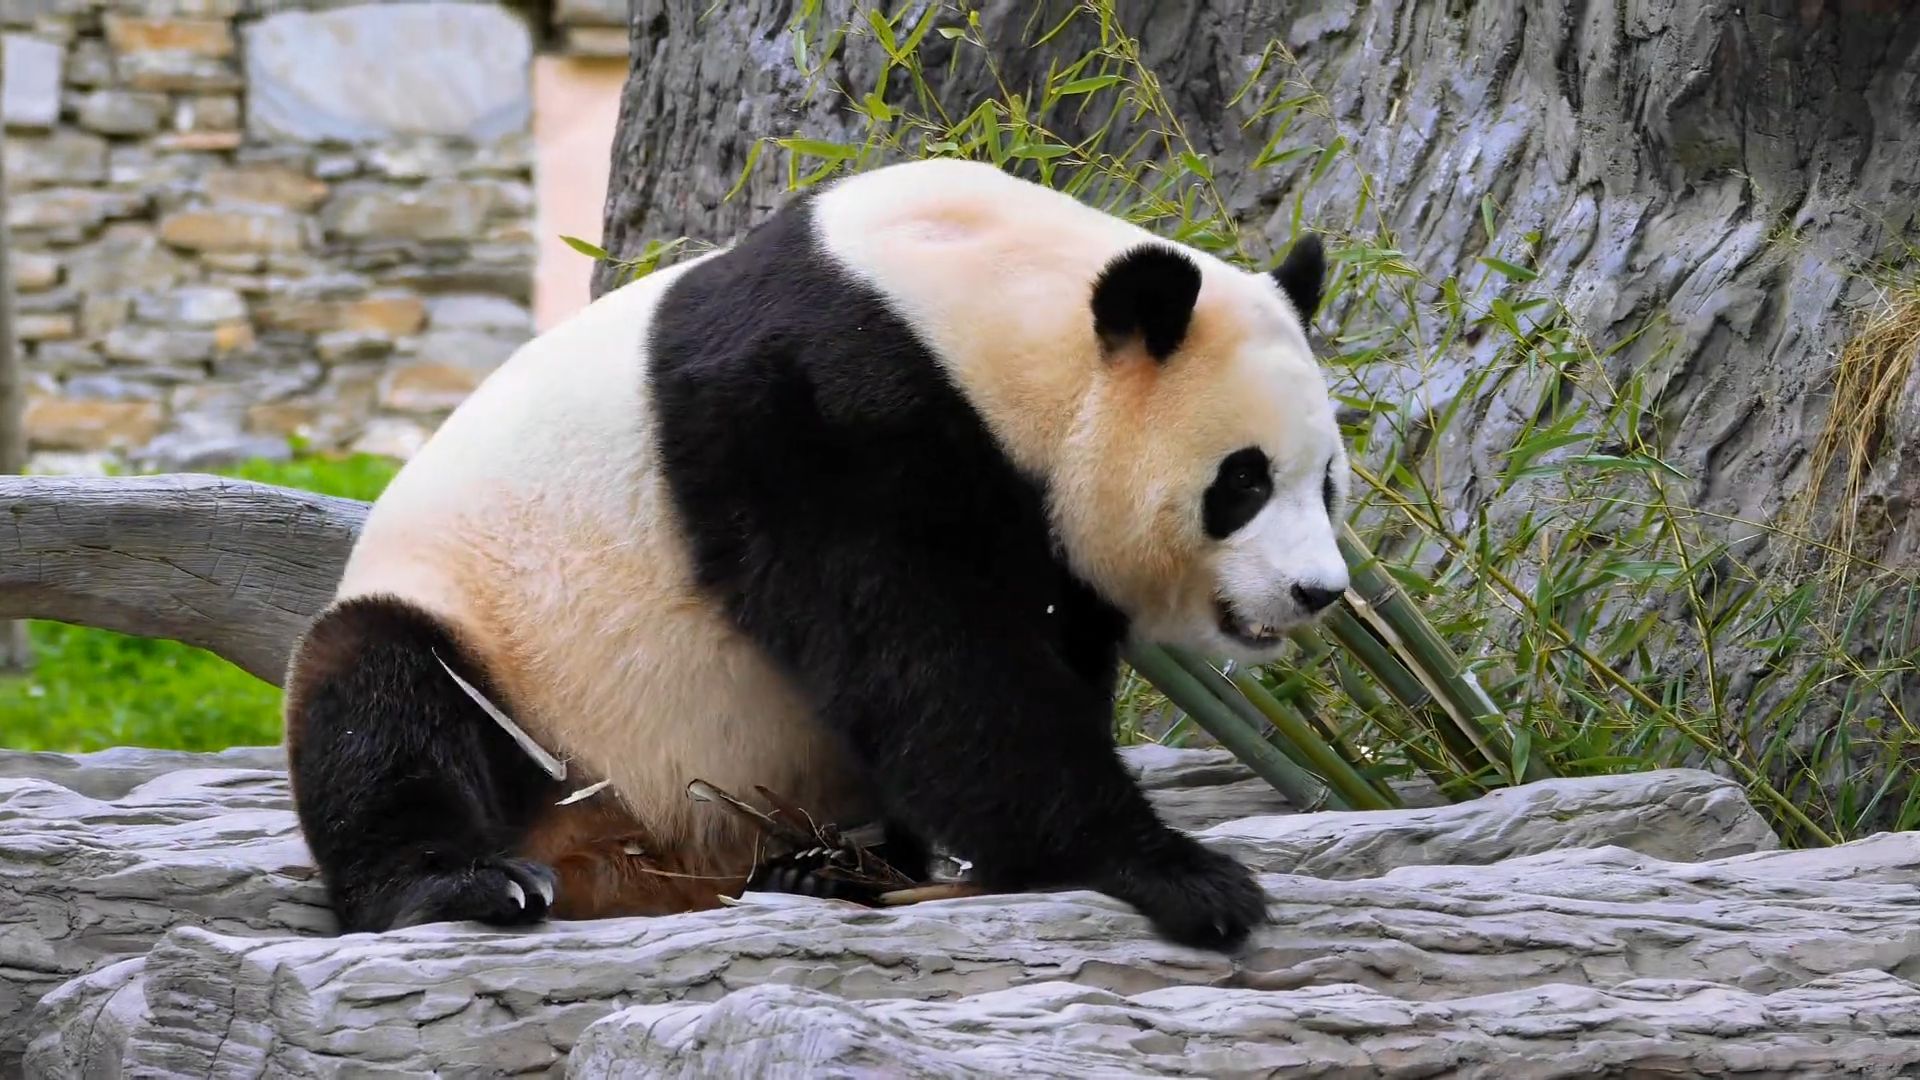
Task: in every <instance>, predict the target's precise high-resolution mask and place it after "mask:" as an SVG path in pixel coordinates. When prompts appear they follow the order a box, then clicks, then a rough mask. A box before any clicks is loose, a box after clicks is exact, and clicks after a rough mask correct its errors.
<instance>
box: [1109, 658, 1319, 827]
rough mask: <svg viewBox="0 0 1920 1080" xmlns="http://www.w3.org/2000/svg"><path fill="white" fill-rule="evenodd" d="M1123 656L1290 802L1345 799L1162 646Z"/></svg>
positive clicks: (1315, 806) (1305, 806) (1314, 804)
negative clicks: (1257, 729) (1290, 755)
mask: <svg viewBox="0 0 1920 1080" xmlns="http://www.w3.org/2000/svg"><path fill="white" fill-rule="evenodd" d="M1126 659H1127V663H1129V664H1131V665H1133V669H1134V670H1135V671H1138V672H1139V673H1140V674H1141V675H1143V676H1145V677H1146V678H1147V679H1148V680H1149V681H1151V682H1152V683H1153V684H1154V685H1155V686H1157V687H1159V688H1160V692H1161V693H1163V694H1165V695H1166V696H1167V700H1169V701H1171V702H1173V703H1174V704H1175V705H1178V706H1179V707H1180V708H1181V709H1182V710H1183V711H1185V712H1186V714H1187V715H1188V716H1189V717H1191V718H1192V719H1193V722H1194V723H1196V724H1198V725H1200V727H1201V728H1202V729H1203V730H1204V731H1206V732H1207V734H1209V735H1212V736H1213V737H1214V738H1215V739H1217V740H1219V742H1220V745H1222V746H1224V747H1226V748H1227V749H1228V750H1229V751H1230V752H1232V754H1233V755H1234V756H1235V757H1237V758H1239V759H1240V760H1241V761H1242V762H1245V763H1246V766H1247V767H1248V768H1249V769H1252V770H1253V771H1254V773H1255V774H1257V775H1258V776H1259V777H1260V778H1261V779H1262V780H1265V781H1266V782H1267V783H1269V784H1272V785H1273V787H1274V790H1276V791H1278V792H1280V794H1282V795H1284V796H1286V797H1287V801H1288V802H1290V803H1292V804H1293V805H1295V806H1297V807H1299V808H1300V809H1302V810H1319V809H1323V808H1325V807H1326V806H1327V805H1328V804H1329V803H1331V802H1334V801H1335V800H1339V801H1340V802H1341V803H1342V804H1344V801H1345V800H1340V799H1339V796H1338V795H1337V794H1336V793H1335V792H1334V790H1333V789H1332V788H1331V787H1329V786H1328V784H1327V783H1326V782H1325V781H1324V780H1322V779H1320V778H1319V777H1317V776H1314V775H1313V774H1312V773H1309V772H1307V771H1306V770H1305V769H1302V768H1301V767H1300V766H1298V765H1296V764H1294V763H1293V761H1292V760H1291V759H1289V758H1288V757H1287V756H1286V755H1285V754H1283V753H1281V752H1280V751H1279V750H1278V749H1276V748H1275V747H1273V746H1272V745H1271V744H1269V743H1268V742H1267V741H1266V740H1265V739H1262V738H1261V737H1260V736H1259V735H1258V734H1256V733H1255V731H1254V729H1252V728H1251V727H1249V726H1248V725H1247V724H1246V723H1245V722H1244V721H1242V720H1241V719H1240V717H1238V716H1236V715H1235V714H1234V712H1233V710H1232V708H1230V707H1229V706H1228V705H1226V704H1225V703H1224V702H1222V701H1221V700H1220V699H1219V698H1217V697H1215V696H1214V695H1213V694H1211V693H1208V691H1207V688H1206V687H1205V686H1204V685H1202V684H1201V682H1200V680H1199V679H1197V678H1195V677H1194V676H1193V675H1192V674H1191V673H1189V672H1188V671H1187V670H1186V669H1185V668H1184V667H1182V666H1181V665H1180V663H1179V661H1177V660H1175V659H1174V658H1173V657H1172V656H1170V655H1168V654H1167V653H1166V651H1165V650H1163V649H1161V648H1159V647H1158V646H1153V645H1135V646H1132V647H1130V648H1129V649H1128V650H1127V657H1126Z"/></svg>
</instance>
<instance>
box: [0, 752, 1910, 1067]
mask: <svg viewBox="0 0 1920 1080" xmlns="http://www.w3.org/2000/svg"><path fill="white" fill-rule="evenodd" d="M1128 754H1129V760H1130V762H1131V763H1132V764H1133V766H1134V767H1135V768H1136V769H1137V770H1138V771H1139V773H1140V775H1141V777H1142V779H1143V782H1144V783H1145V784H1146V785H1147V786H1148V788H1149V789H1150V790H1151V792H1152V793H1153V797H1154V799H1155V801H1156V802H1157V803H1158V804H1159V805H1160V806H1161V807H1162V809H1163V810H1164V811H1165V812H1166V814H1167V815H1168V817H1169V819H1170V820H1173V821H1174V822H1176V823H1177V824H1179V825H1180V826H1182V827H1184V828H1188V829H1193V830H1196V831H1198V832H1200V833H1201V835H1203V836H1204V837H1205V838H1206V839H1207V840H1208V842H1210V843H1213V844H1217V845H1219V846H1221V847H1223V848H1226V849H1228V850H1231V851H1233V852H1234V853H1235V854H1236V855H1238V856H1239V857H1241V858H1242V859H1245V860H1246V861H1247V862H1248V863H1249V864H1250V865H1252V866H1253V867H1255V868H1256V869H1257V870H1259V871H1260V872H1261V874H1262V875H1263V882H1264V884H1265V885H1266V888H1267V891H1268V894H1269V896H1270V899H1271V910H1272V913H1273V915H1274V920H1275V921H1274V924H1273V926H1271V927H1270V928H1267V929H1265V930H1263V931H1262V932H1261V933H1259V934H1258V935H1257V936H1256V938H1255V939H1254V940H1253V941H1252V942H1251V943H1250V944H1249V945H1248V947H1247V948H1246V949H1245V950H1244V951H1243V952H1242V953H1241V954H1239V955H1237V956H1233V957H1225V956H1219V955H1215V954H1211V953H1205V952H1198V951H1194V950H1190V949H1184V948H1179V947H1175V946H1173V945H1169V944H1166V943H1164V942H1162V941H1160V940H1158V939H1157V938H1155V937H1154V936H1153V935H1152V933H1151V932H1150V931H1149V929H1148V927H1147V925H1146V923H1145V921H1144V920H1143V919H1141V918H1140V917H1139V916H1138V915H1136V914H1134V913H1133V911H1132V910H1131V909H1129V908H1128V907H1126V906H1125V905H1123V904H1120V903H1118V902H1115V901H1113V900H1110V899H1107V898H1105V897H1103V896H1100V895H1097V894H1094V893H1089V892H1060V893H1050V894H1035V895H1027V896H1019V897H991V898H976V899H969V900H953V901H944V902H938V903H929V904H922V905H917V906H914V907H909V908H905V909H900V910H895V911H886V912H879V911H868V910H863V909H856V908H851V907H848V906H844V905H837V904H833V903H829V902H823V901H816V900H809V899H803V898H797V897H772V896H749V897H748V898H747V902H746V903H745V904H743V905H741V906H738V907H734V908H729V909H723V910H719V911H713V912H706V913H701V914H695V915H686V916H679V917H674V918H663V919H633V920H608V921H603V922H594V923H554V924H550V925H546V926H543V927H538V928H534V929H530V930H525V931H513V932H506V931H496V930H488V929H484V928H480V927H477V926H472V925H440V926H431V927H420V928H415V929H412V930H408V931H403V932H399V933H393V934H388V935H382V936H368V935H356V936H351V937H337V936H334V935H333V923H332V917H331V915H330V914H329V912H328V911H327V909H326V906H325V903H324V896H323V894H322V892H321V890H320V888H319V885H318V883H317V881H316V880H315V878H314V876H313V872H312V870H311V868H310V867H309V865H308V862H307V855H306V851H305V849H304V846H303V845H302V843H301V840H300V837H299V833H298V831H297V829H296V827H295V825H294V819H293V815H292V811H291V810H290V808H289V804H288V793H287V786H286V779H285V775H284V773H282V772H281V771H280V764H281V761H280V756H279V754H278V752H277V751H274V750H236V751H228V752H226V753H224V754H220V755H193V754H178V753H162V752H150V751H133V750H116V751H109V752H105V753H101V754H94V755H59V754H25V753H10V754H8V753H0V1075H13V1074H15V1073H19V1072H24V1073H25V1075H27V1076H32V1077H88V1078H92V1077H111V1076H129V1075H175V1074H193V1075H203V1076H241V1075H245V1076H293V1077H303V1076H347V1075H356V1076H357V1075H366V1074H370V1073H376V1072H377V1073H380V1074H382V1075H421V1076H426V1075H435V1074H438V1075H505V1074H517V1073H546V1074H551V1075H567V1076H580V1077H599V1076H659V1075H669V1074H671V1075H703V1076H704V1075H755V1076H757V1075H766V1074H769V1073H770V1072H776V1073H777V1072H779V1071H781V1070H790V1071H794V1072H800V1073H804V1074H806V1075H816V1074H830V1075H855V1074H862V1075H876V1074H877V1075H889V1076H942V1077H944V1076H962V1075H980V1074H982V1073H986V1074H1018V1075H1023V1076H1073V1077H1076V1078H1078V1077H1087V1076H1114V1075H1134V1076H1141V1075H1196V1074H1200V1075H1208V1076H1243V1075H1271V1074H1274V1073H1276V1072H1277V1073H1283V1074H1285V1075H1289V1076H1353V1077H1372V1076H1402V1075H1406V1076H1413V1075H1418V1076H1433V1075H1448V1076H1487V1077H1495V1076H1498V1077H1507V1076H1521V1077H1526V1076H1541V1077H1545V1076H1555V1077H1558V1076H1567V1077H1574V1076H1581V1077H1585V1076H1596V1075H1647V1074H1649V1073H1657V1074H1661V1075H1668V1074H1672V1075H1691V1076H1701V1075H1708V1076H1711V1075H1739V1076H1743V1077H1752V1076H1781V1077H1785V1076H1807V1075H1849V1076H1895V1075H1909V1074H1911V1071H1912V1070H1915V1069H1920V987H1917V986H1916V985H1915V984H1914V983H1913V982H1911V981H1909V980H1911V979H1913V978H1915V977H1916V973H1920V903H1916V901H1917V900H1920V888H1917V887H1916V884H1915V882H1916V871H1917V870H1920V840H1916V839H1914V838H1912V837H1910V836H1907V835H1904V834H1888V835H1883V836H1878V837H1873V838H1870V839H1866V840H1862V841H1859V842H1856V843H1853V844H1849V845H1846V846H1843V847H1839V848H1834V849H1827V850H1820V851H1784V850H1781V849H1780V848H1779V845H1778V842H1777V841H1776V839H1775V838H1774V836H1773V834H1772V833H1771V832H1770V831H1769V830H1768V828H1767V827H1766V825H1765V823H1764V822H1763V821H1762V820H1761V819H1760V818H1759V816H1758V815H1757V814H1755V812H1754V811H1753V809H1752V807H1751V806H1750V805H1749V804H1748V803H1747V801H1746V799H1745V798H1744V797H1743V795H1742V794H1741V791H1740V789H1739V788H1738V787H1737V786H1735V785H1733V784H1731V783H1729V782H1727V781H1725V780H1721V779H1719V778H1716V777H1713V776H1711V775H1708V774H1706V773H1700V772H1691V771H1678V770H1676V771H1663V772H1655V773H1647V774H1640V775H1635V776H1623V777H1607V778H1595V779H1585V780H1564V781H1551V782H1546V783H1540V784H1534V785H1529V786H1527V787H1524V788H1519V789H1514V790H1510V791H1505V792H1501V793H1499V794H1496V795H1493V796H1489V797H1486V798H1482V799H1479V800H1476V801H1474V802H1471V803H1466V804H1461V805H1453V806H1444V805H1424V806H1416V807H1414V808H1410V809H1406V810H1401V811H1395V812H1389V813H1338V814H1336V813H1317V814H1298V813H1293V812H1291V811H1290V809H1289V808H1288V807H1287V806H1286V805H1285V803H1284V802H1283V801H1282V800H1280V799H1279V798H1278V797H1277V796H1275V795H1274V794H1273V792H1272V791H1271V790H1269V789H1267V788H1265V787H1264V786H1263V785H1261V784H1260V783H1259V782H1258V781H1257V780H1255V779H1253V778H1252V777H1251V776H1250V774H1248V773H1247V772H1246V771H1245V770H1244V769H1243V768H1241V767H1240V766H1239V765H1237V764H1236V763H1234V762H1233V761H1232V760H1231V759H1230V758H1228V757H1226V756H1225V755H1224V754H1222V753H1220V752H1218V751H1168V750H1164V749H1159V748H1147V749H1145V750H1133V751H1129V752H1128ZM1414 794H1417V793H1414ZM1410 801H1414V802H1418V801H1420V800H1419V799H1413V800H1410ZM1427 801H1429V802H1430V801H1431V800H1430V799H1429V800H1427Z"/></svg>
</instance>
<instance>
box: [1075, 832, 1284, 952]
mask: <svg viewBox="0 0 1920 1080" xmlns="http://www.w3.org/2000/svg"><path fill="white" fill-rule="evenodd" d="M1169 834H1170V835H1169V838H1168V839H1167V840H1166V841H1165V842H1164V843H1161V844H1155V845H1152V846H1150V847H1149V848H1148V849H1147V850H1145V851H1143V852H1141V853H1140V854H1138V855H1135V856H1132V857H1130V858H1129V859H1128V860H1127V862H1126V863H1125V864H1124V865H1122V866H1121V867H1120V868H1119V869H1118V870H1117V871H1115V872H1114V873H1113V874H1112V876H1111V877H1110V878H1109V880H1108V881H1107V882H1106V883H1105V884H1104V885H1103V887H1102V888H1101V891H1102V892H1105V893H1107V894H1108V895H1110V896H1113V897H1115V898H1117V899H1120V900H1125V901H1126V902H1128V903H1130V904H1132V905H1133V906H1134V907H1136V908H1138V909H1139V910H1140V913H1141V914H1143V915H1145V916H1146V917H1147V918H1148V919H1150V920H1152V922H1153V925H1154V927H1155V928H1156V929H1157V930H1159V931H1160V933H1162V934H1164V935H1165V936H1166V937H1167V938H1168V939H1169V940H1171V941H1174V942H1177V943H1179V944H1182V945H1191V946H1194V947H1196V948H1202V949H1215V950H1219V951H1222V952H1226V951H1231V950H1232V949H1235V948H1237V947H1238V946H1239V945H1240V944H1241V943H1242V942H1244V941H1245V940H1246V939H1247V935H1248V934H1250V933H1251V932H1252V931H1253V928H1254V927H1256V926H1261V925H1264V924H1266V923H1267V922H1269V921H1270V920H1269V919H1268V916H1267V895H1266V892H1265V891H1264V890H1262V889H1261V888H1260V883H1259V882H1258V881H1256V880H1255V879H1254V876H1253V874H1252V872H1251V871H1249V870H1248V869H1247V868H1246V867H1245V866H1242V865H1241V864H1240V863H1239V861H1237V860H1235V859H1234V858H1232V857H1231V856H1228V855H1223V854H1221V853H1220V852H1217V851H1213V850H1211V849H1209V848H1207V847H1205V846H1204V845H1202V844H1201V843H1200V842H1199V841H1197V840H1195V839H1193V838H1192V837H1190V836H1187V835H1186V834H1184V833H1174V832H1172V831H1171V830H1169Z"/></svg>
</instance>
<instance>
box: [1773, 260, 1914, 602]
mask: <svg viewBox="0 0 1920 1080" xmlns="http://www.w3.org/2000/svg"><path fill="white" fill-rule="evenodd" d="M1880 295H1881V301H1880V303H1878V304H1876V305H1875V306H1874V309H1873V312H1872V314H1871V316H1870V317H1869V318H1868V319H1867V321H1866V325H1865V326H1863V327H1862V328H1861V330H1860V333H1859V334H1857V335H1855V336H1854V338H1853V339H1852V340H1851V341H1849V342H1847V344H1846V347H1845V348H1844V349H1842V350H1841V351H1840V359H1839V362H1838V363H1837V364H1836V365H1835V367H1834V384H1833V402H1832V404H1831V406H1830V407H1829V408H1828V409H1827V421H1826V426H1825V427H1824V428H1823V429H1822V430H1821V432H1820V438H1819V440H1818V441H1816V442H1815V443H1814V447H1813V453H1812V458H1811V461H1810V465H1811V467H1812V468H1811V473H1810V479H1809V481H1808V484H1807V489H1806V492H1805V495H1804V497H1803V500H1802V504H1801V510H1800V517H1799V520H1798V521H1797V522H1796V523H1795V529H1794V531H1796V532H1803V533H1808V534H1809V535H1811V534H1812V530H1810V529H1809V528H1808V526H1810V525H1811V524H1812V522H1813V521H1814V516H1815V514H1816V513H1817V505H1818V503H1819V501H1820V496H1821V494H1822V493H1823V492H1825V491H1826V489H1827V477H1828V476H1829V474H1830V473H1831V472H1832V471H1833V468H1834V465H1835V462H1836V461H1838V460H1839V459H1840V458H1841V457H1842V456H1844V457H1845V465H1844V468H1845V472H1844V474H1843V475H1842V477H1841V490H1840V493H1839V496H1840V498H1839V504H1838V506H1836V507H1835V508H1834V511H1833V514H1832V523H1831V526H1830V527H1829V530H1828V534H1827V536H1826V537H1825V539H1826V540H1827V541H1828V543H1829V544H1831V545H1832V547H1833V548H1835V549H1838V550H1840V551H1853V550H1855V548H1854V544H1855V542H1856V541H1857V540H1858V539H1859V530H1860V508H1861V505H1862V503H1863V496H1864V493H1865V490H1866V484H1867V478H1868V475H1869V474H1870V473H1871V472H1872V471H1873V464H1874V460H1875V458H1876V457H1877V456H1878V452H1879V450H1880V443H1881V441H1882V440H1883V439H1884V438H1885V436H1886V432H1887V429H1888V427H1889V426H1890V425H1891V423H1892V421H1893V415H1894V411H1895V410H1896V409H1897V408H1899V405H1900V397H1901V393H1902V391H1903V390H1904V389H1905V387H1906V385H1907V382H1908V379H1909V378H1910V376H1911V375H1912V372H1913V367H1914V362H1915V360H1916V359H1920V283H1911V284H1905V285H1899V286H1890V287H1885V288H1883V289H1882V290H1881V294H1880ZM1847 566H1848V563H1847V562H1846V561H1845V560H1841V561H1839V563H1838V564H1837V567H1836V569H1837V571H1838V572H1841V573H1844V572H1845V570H1846V567H1847Z"/></svg>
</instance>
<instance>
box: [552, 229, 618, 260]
mask: <svg viewBox="0 0 1920 1080" xmlns="http://www.w3.org/2000/svg"><path fill="white" fill-rule="evenodd" d="M560 239H561V241H562V242H564V243H565V244H566V245H567V246H568V247H570V248H572V249H573V250H575V251H577V252H579V253H580V254H582V255H585V256H586V257H587V258H589V259H604V258H607V249H605V248H603V247H601V246H600V245H598V244H589V243H588V242H586V241H585V240H582V239H580V238H579V237H577V236H567V235H564V234H562V235H561V237H560Z"/></svg>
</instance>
